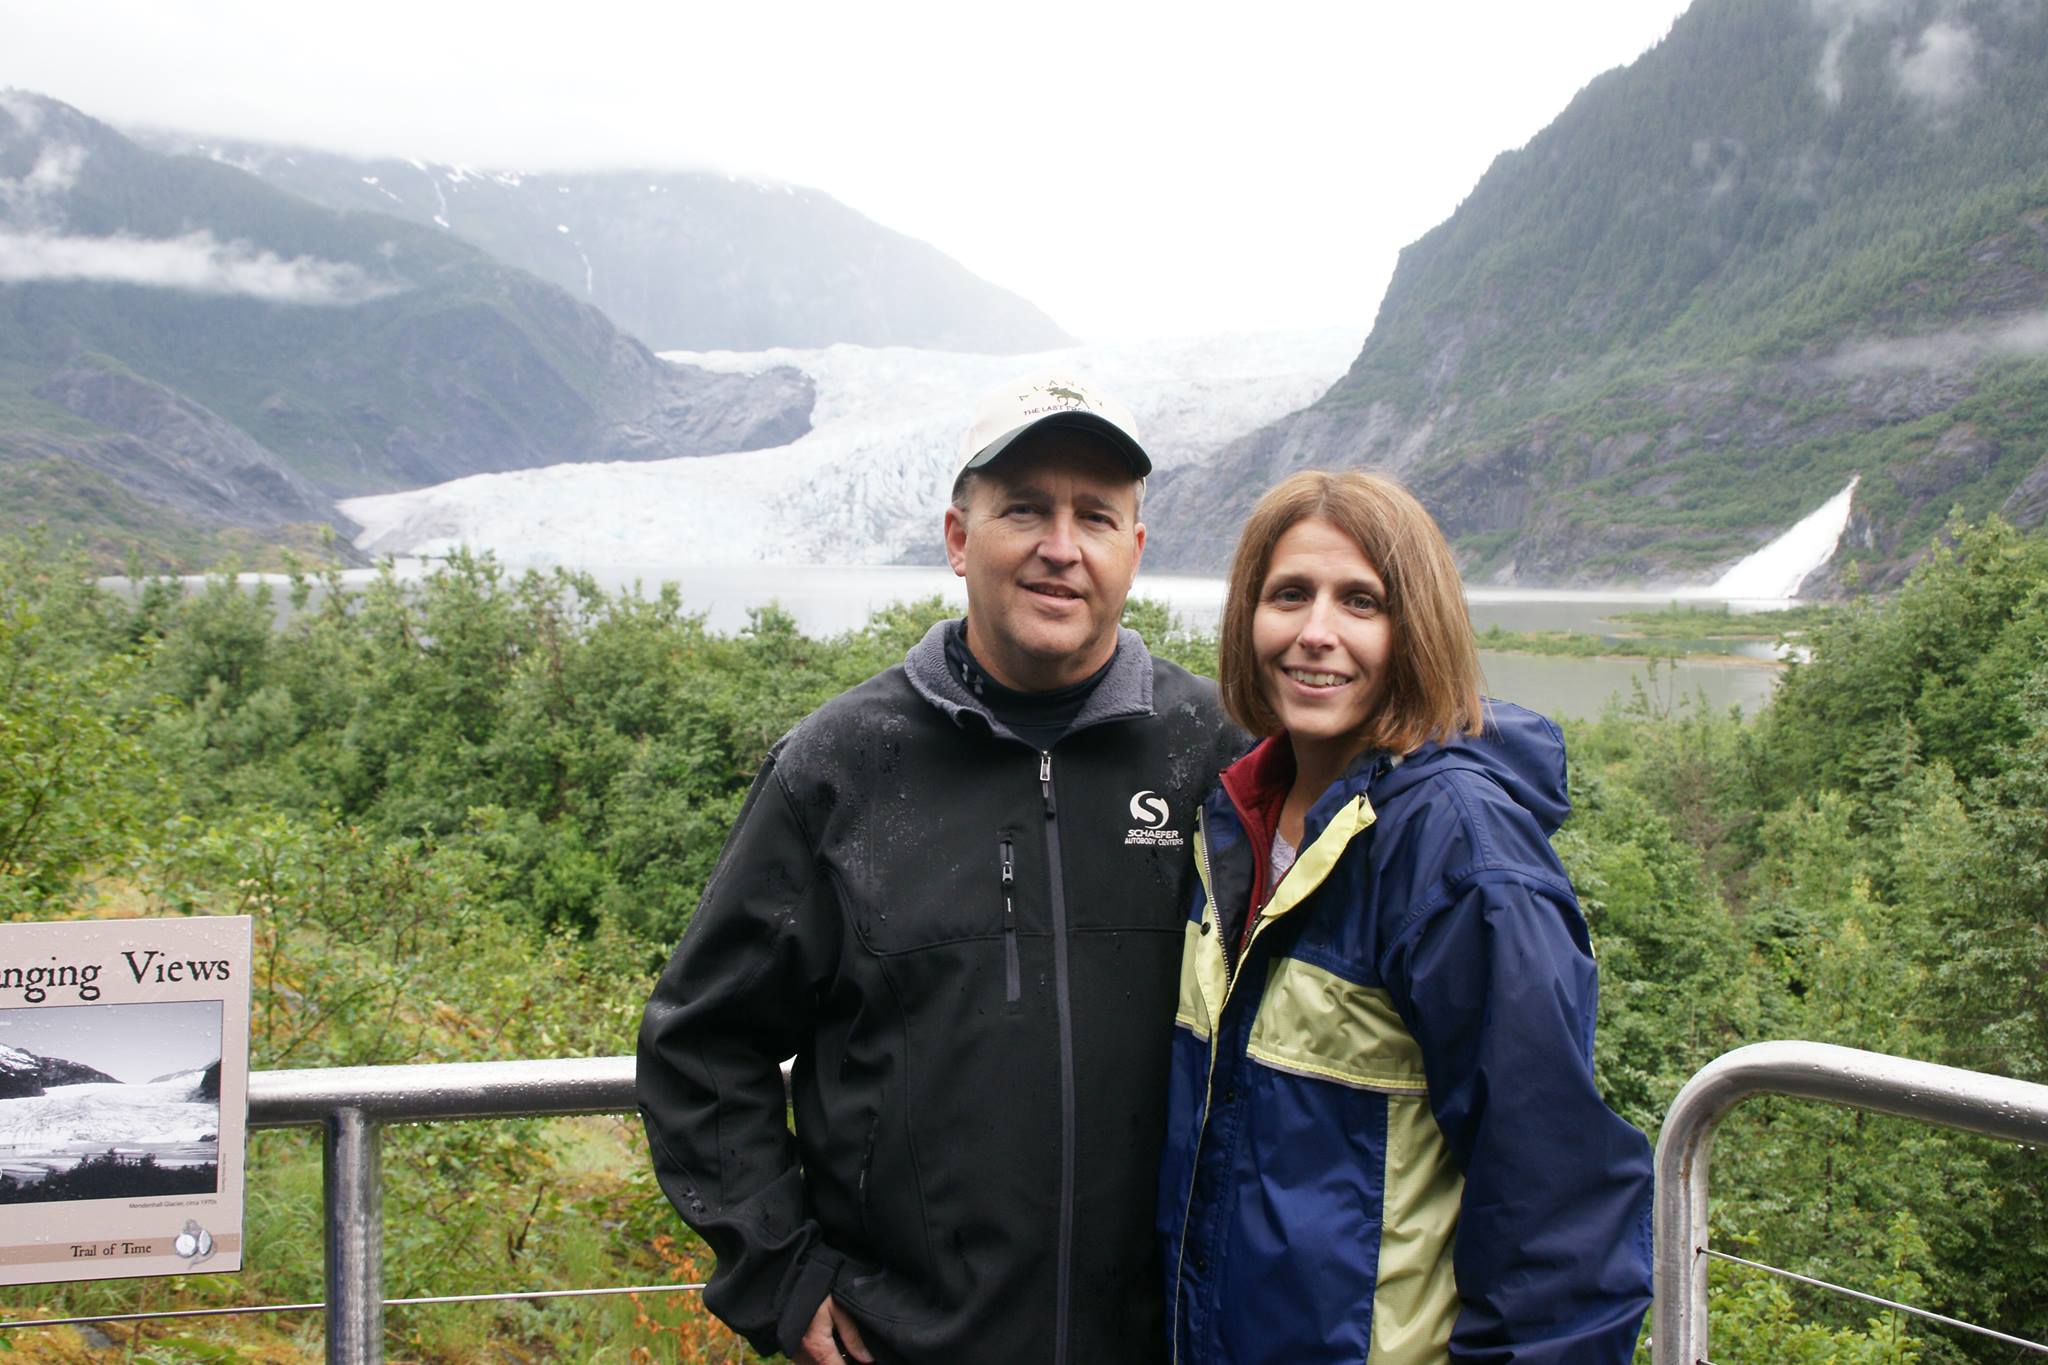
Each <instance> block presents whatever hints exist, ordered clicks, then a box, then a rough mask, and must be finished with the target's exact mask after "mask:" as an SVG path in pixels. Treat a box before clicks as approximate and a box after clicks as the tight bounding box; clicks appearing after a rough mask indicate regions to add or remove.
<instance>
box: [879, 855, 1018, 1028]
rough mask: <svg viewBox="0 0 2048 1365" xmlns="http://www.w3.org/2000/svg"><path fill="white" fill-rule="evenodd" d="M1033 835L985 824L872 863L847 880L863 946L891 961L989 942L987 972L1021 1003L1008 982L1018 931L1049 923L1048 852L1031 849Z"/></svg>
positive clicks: (1010, 975) (1011, 976) (1009, 997)
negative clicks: (901, 956)
mask: <svg viewBox="0 0 2048 1365" xmlns="http://www.w3.org/2000/svg"><path fill="white" fill-rule="evenodd" d="M1034 833H1035V831H1034ZM1028 837H1029V836H1027V835H1026V834H1025V833H1023V832H1022V831H1020V830H1018V829H1015V828H1002V829H991V828H990V827H989V826H987V825H983V826H982V828H981V829H980V831H978V832H976V833H973V834H966V835H961V834H955V833H941V832H937V831H934V832H933V833H932V835H931V837H930V838H928V839H915V840H913V841H912V842H910V843H909V844H907V845H906V846H903V847H898V848H896V849H893V850H891V852H890V856H889V857H888V858H887V859H886V861H884V860H876V861H875V862H870V863H869V864H868V865H867V867H866V868H865V869H863V870H864V871H866V873H867V875H866V876H865V877H862V876H860V875H859V873H857V872H856V873H854V874H853V875H850V876H845V877H843V878H842V895H843V896H844V898H845V901H846V904H847V906H848V908H849V916H848V918H849V919H850V921H851V923H852V925H853V929H854V932H855V933H856V934H857V935H858V936H859V938H860V941H861V944H862V946H863V947H865V948H866V949H867V951H868V952H870V953H873V954H875V955H876V956H881V957H887V956H893V955H896V954H901V953H915V952H923V951H927V950H929V949H933V948H941V947H945V946H947V945H949V944H955V945H962V946H967V945H971V944H974V943H976V942H980V943H984V944H987V945H988V946H989V947H990V948H993V949H994V952H993V953H991V954H990V956H989V959H988V961H989V963H990V967H989V969H990V970H993V971H994V972H996V973H999V974H1000V975H999V978H998V979H999V980H1000V981H1002V982H1003V985H1004V989H1005V997H1006V998H1007V999H1011V1000H1014V999H1016V998H1017V993H1016V989H1013V988H1012V987H1011V986H1010V984H1009V979H1011V978H1013V977H1014V976H1015V974H1016V972H1017V971H1018V967H1017V966H1016V963H1017V961H1018V955H1017V941H1018V937H1019V934H1020V933H1023V932H1026V931H1030V930H1033V929H1042V927H1043V925H1044V918H1045V915H1044V909H1043V904H1044V894H1045V893H1044V879H1045V871H1044V859H1043V852H1042V850H1040V849H1038V848H1032V847H1027V846H1026V841H1027V839H1028ZM920 850H923V851H924V852H925V854H926V855H927V856H926V857H925V858H924V859H923V860H922V861H921V860H920V859H919V857H918V853H919V851H920ZM877 863H879V864H880V865H879V866H878V865H877ZM975 951H977V952H982V951H986V950H985V949H976V950H975Z"/></svg>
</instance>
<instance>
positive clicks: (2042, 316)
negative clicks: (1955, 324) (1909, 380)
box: [1822, 311, 2048, 378]
mask: <svg viewBox="0 0 2048 1365" xmlns="http://www.w3.org/2000/svg"><path fill="white" fill-rule="evenodd" d="M2009 355H2024V356H2040V355H2048V311H2044V312H2039V313H2026V314H2022V315H2021V316H2019V317H2016V318H2010V319H2007V320H2006V321H2004V322H2001V323H1997V324H1994V325H1992V326H1989V327H1968V328H1960V327H1959V328H1954V329H1951V330H1949V331H1946V332H1929V333H1927V334H1925V335H1923V336H1917V337H1893V338H1890V339H1887V340H1884V341H1861V342H1857V343H1855V344H1854V345H1851V346H1845V347H1843V348H1842V349H1841V350H1839V351H1837V352H1835V353H1834V354H1833V355H1831V356H1829V357H1828V358H1827V359H1826V360H1825V361H1823V362H1822V365H1823V367H1824V368H1825V369H1827V370H1828V371H1830V372H1831V373H1833V374H1837V375H1841V376H1843V377H1845V378H1847V377H1854V376H1859V375H1866V374H1881V373H1895V372H1898V371H1901V370H1964V369H1968V368H1970V367H1971V366H1973V365H1976V364H1978V363H1979V362H1981V361H1984V360H1987V359H1990V358H1992V357H1995V356H2009Z"/></svg>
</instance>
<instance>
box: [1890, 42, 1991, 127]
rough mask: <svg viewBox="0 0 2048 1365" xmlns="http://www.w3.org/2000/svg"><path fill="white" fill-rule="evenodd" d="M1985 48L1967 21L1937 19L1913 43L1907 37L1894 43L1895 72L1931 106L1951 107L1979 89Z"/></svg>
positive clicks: (1901, 83) (1902, 86) (1914, 94)
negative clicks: (1981, 58)
mask: <svg viewBox="0 0 2048 1365" xmlns="http://www.w3.org/2000/svg"><path fill="white" fill-rule="evenodd" d="M1983 50H1984V45H1983V44H1982V43H1981V42H1979V41H1978V39H1977V33H1976V30H1974V29H1972V28H1971V27H1970V26H1969V25H1968V24H1961V23H1955V22H1952V21H1950V20H1947V19H1937V20H1935V21H1934V22H1933V23H1931V24H1929V25H1928V26H1927V27H1926V28H1925V29H1922V30H1921V32H1920V36H1919V37H1918V38H1917V39H1915V40H1914V41H1913V42H1912V43H1911V44H1908V43H1907V41H1906V40H1905V39H1904V38H1900V39H1897V40H1895V41H1894V42H1893V43H1892V76H1893V78H1894V79H1896V80H1897V81H1898V83H1899V88H1900V89H1901V90H1903V91H1905V92H1906V93H1907V94H1908V95H1911V96H1912V97H1913V98H1914V99H1916V100H1919V101H1920V102H1921V103H1922V104H1924V105H1926V106H1927V107H1928V108H1929V109H1932V110H1936V111H1940V110H1945V109H1950V108H1953V107H1954V106H1956V105H1958V104H1960V103H1962V102H1963V101H1964V100H1966V99H1968V98H1969V97H1970V96H1971V95H1972V94H1974V93H1976V90H1977V61H1978V58H1979V56H1980V55H1981V54H1982V53H1983Z"/></svg>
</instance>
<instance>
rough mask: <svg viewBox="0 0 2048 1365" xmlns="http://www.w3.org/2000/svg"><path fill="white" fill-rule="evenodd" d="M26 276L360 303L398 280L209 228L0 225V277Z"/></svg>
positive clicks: (18, 279) (10, 280) (389, 290)
mask: <svg viewBox="0 0 2048 1365" xmlns="http://www.w3.org/2000/svg"><path fill="white" fill-rule="evenodd" d="M32 280H93V281H99V282H103V283H109V284H136V285H144V286H148V287H152V288H158V289H182V290H185V291H187V292H190V293H195V294H228V295H239V296H242V297H246V298H255V299H265V300H268V301H269V302H272V303H299V304H312V305H326V306H333V305H346V304H356V303H366V302H368V301H369V300H371V299H378V298H383V297H384V296H386V295H389V294H395V293H397V292H398V291H399V289H400V288H401V287H402V286H399V285H395V284H391V283H388V282H385V281H382V280H376V279H373V278H371V276H370V275H369V273H368V272H367V271H365V270H364V269H363V268H362V267H361V266H358V265H353V264H350V263H348V262H345V261H326V260H321V259H320V258H319V257H316V256H294V257H292V258H291V259H289V260H287V259H285V258H284V257H282V256H279V255H278V254H277V253H275V252H272V251H258V250H256V249H255V248H253V247H251V246H250V245H249V244H248V243H247V242H240V241H235V242H222V241H220V240H219V239H217V238H216V237H215V236H214V235H213V234H212V233H211V232H189V233H186V234H185V235H184V236H182V237H169V238H143V237H129V236H115V237H71V236H60V235H57V234H54V233H47V232H8V231H0V284H22V283H26V282H28V281H32Z"/></svg>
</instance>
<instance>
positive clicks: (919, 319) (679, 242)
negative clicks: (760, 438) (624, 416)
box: [138, 132, 1073, 355]
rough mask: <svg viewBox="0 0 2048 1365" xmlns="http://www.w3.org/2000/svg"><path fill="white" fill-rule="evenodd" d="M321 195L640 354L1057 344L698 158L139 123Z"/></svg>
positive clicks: (318, 199) (850, 214) (1066, 341)
mask: <svg viewBox="0 0 2048 1365" xmlns="http://www.w3.org/2000/svg"><path fill="white" fill-rule="evenodd" d="M138 136H140V137H141V138H142V139H143V140H144V141H145V142H146V143H147V144H148V145H151V146H154V147H157V148H159V149H161V150H164V151H167V152H172V153H177V154H185V155H194V156H203V157H208V158H211V159H213V160H215V161H219V162H222V163H224V164H226V165H230V166H234V167H236V168H238V169H241V170H244V171H247V172H249V173H250V174H251V175H254V176H256V177H258V178H259V179H261V180H263V181H264V182H265V183H266V184H269V185H273V186H276V187H277V188H279V189H282V190H286V191H288V192H290V193H292V194H296V195H299V196H301V197H303V198H305V199H309V200H311V201H312V202H314V203H316V204H323V205H325V206H327V207H328V208H333V209H339V210H343V211H349V212H370V213H384V214H390V215H392V216H394V217H398V218H403V219H405V220H407V221H408V222H412V223H416V224H418V225H420V226H423V227H428V228H432V229H435V230H437V231H441V232H445V233H448V234H450V235H452V236H454V237H457V238H460V239H462V240H464V241H467V242H470V243H472V244H474V245H476V246H478V247H481V248H482V249H483V250H485V251H487V252H489V253H490V254H491V255H492V256H493V257H495V258H496V259H498V260H501V261H504V262H506V263H507V264H509V265H514V266H517V267H519V268H520V269H522V270H525V271H528V272H530V273H531V274H533V275H536V276H538V277H539V278H541V279H544V280H546V281H548V282H549V283H551V284H553V285H555V286H556V287H557V288H560V289H562V290H564V291H565V292H567V293H568V294H569V295H570V296H571V297H573V298H576V299H579V300H581V301H583V302H586V303H589V304H593V305H595V306H596V307H597V308H599V309H600V310H602V311H603V312H604V314H605V315H606V316H607V317H609V318H610V319H612V321H614V322H615V323H617V324H618V325H619V326H620V327H621V328H623V329H624V330H625V331H627V332H629V333H631V334H632V335H633V336H635V337H637V338H638V339H639V340H641V341H643V342H645V343H646V344H647V345H649V346H650V347H652V348H654V349H655V350H657V351H666V350H693V351H708V350H734V351H757V350H766V349H768V348H770V347H777V346H786V347H818V346H830V345H833V344H835V343H843V344H849V345H857V346H915V347H920V348H924V349H929V350H947V351H976V352H984V353H989V354H998V355H1011V354H1018V353H1022V352H1028V351H1043V350H1049V349H1052V348H1054V347H1058V346H1066V345H1070V344H1072V341H1073V338H1071V337H1069V336H1068V335H1067V334H1066V333H1065V332H1063V331H1062V330H1061V329H1060V327H1059V326H1058V324H1056V323H1055V322H1053V320H1052V319H1051V318H1049V317H1047V316H1046V315H1045V314H1044V313H1043V312H1041V311H1039V309H1038V308H1037V307H1035V306H1034V305H1032V304H1031V303H1029V302H1027V301H1026V300H1024V299H1022V298H1020V297H1018V296H1017V295H1015V294H1013V293H1011V292H1009V291H1008V290H1006V289H1002V288H999V287H997V286H996V285H993V284H990V283H989V282H988V281H986V280H983V279H981V278H980V277H978V276H976V275H974V274H972V273H970V272H969V271H968V270H967V269H966V268H965V267H963V266H961V265H960V264H959V263H958V262H956V261H954V260H952V259H951V258H950V257H948V256H946V255H945V254H944V253H942V252H940V251H939V250H938V249H936V248H935V247H932V246H929V245H927V244H926V243H924V242H920V241H918V240H916V239H915V238H912V237H907V236H905V235H904V234H902V233H900V232H895V231H892V230H890V229H889V228H885V227H883V226H882V225H881V224H879V223H876V222H874V221H872V220H871V219H868V218H866V217H864V216H862V215H861V214H859V213H856V212H855V211H853V210H852V209H849V208H847V207H846V206H845V205H844V204H841V203H839V202H838V201H837V200H835V199H833V198H832V197H831V196H830V195H827V194H825V193H823V192H822V191H819V190H815V189H809V188H805V187H803V186H798V185H786V184H776V183H771V182H767V181H760V180H752V179H746V178H742V177H738V176H728V175H718V174H714V173H711V172H705V171H665V170H626V171H606V172H532V171H514V170H502V169H500V170H478V169H476V168H474V167H468V166H454V165H448V164H444V163H429V162H424V161H416V160H402V159H398V158H360V157H350V156H344V155H341V154H339V153H335V152H326V151H320V150H317V149H315V148H309V147H284V146H273V145H270V144H267V143H261V142H251V141H247V140H234V139H210V138H199V137H193V136H190V135H186V134H179V133H164V132H144V133H139V134H138Z"/></svg>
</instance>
